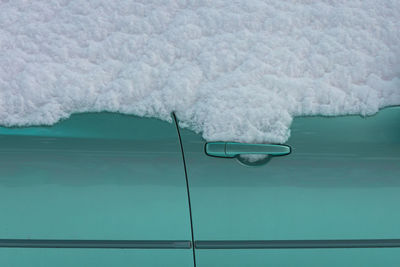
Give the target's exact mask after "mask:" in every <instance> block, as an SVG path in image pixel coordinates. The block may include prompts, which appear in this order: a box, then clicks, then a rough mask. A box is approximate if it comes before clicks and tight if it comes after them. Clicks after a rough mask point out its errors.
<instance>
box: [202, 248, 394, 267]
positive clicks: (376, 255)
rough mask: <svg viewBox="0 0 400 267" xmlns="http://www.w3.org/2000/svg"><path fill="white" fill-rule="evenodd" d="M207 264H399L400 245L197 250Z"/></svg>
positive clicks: (370, 266)
mask: <svg viewBox="0 0 400 267" xmlns="http://www.w3.org/2000/svg"><path fill="white" fill-rule="evenodd" d="M196 259H197V266H207V267H225V266H226V267H242V266H252V267H264V266H273V267H288V266H289V267H290V266H296V267H321V266H324V267H343V266H351V267H379V266H385V267H398V266H399V263H400V248H368V249H366V248H352V249H271V250H263V249H258V250H249V249H244V250H220V249H217V250H198V251H197V252H196Z"/></svg>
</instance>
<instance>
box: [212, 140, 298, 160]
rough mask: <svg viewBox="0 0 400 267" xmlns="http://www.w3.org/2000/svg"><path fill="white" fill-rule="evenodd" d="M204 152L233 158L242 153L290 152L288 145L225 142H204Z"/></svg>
mask: <svg viewBox="0 0 400 267" xmlns="http://www.w3.org/2000/svg"><path fill="white" fill-rule="evenodd" d="M205 150H206V154H207V155H208V156H213V157H222V158H234V157H236V156H239V155H244V154H258V155H269V156H284V155H288V154H290V152H291V148H290V146H287V145H274V144H243V143H229V142H228V143H227V142H210V143H206V147H205Z"/></svg>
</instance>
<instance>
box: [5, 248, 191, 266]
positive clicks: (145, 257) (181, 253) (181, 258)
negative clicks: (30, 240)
mask: <svg viewBox="0 0 400 267" xmlns="http://www.w3.org/2000/svg"><path fill="white" fill-rule="evenodd" d="M0 266H6V267H27V266H29V267H53V266H56V267H71V266H85V267H86V266H94V267H110V266H112V267H126V266H144V267H167V266H171V267H177V266H185V267H186V266H193V254H192V250H190V249H186V250H167V249H161V250H154V249H150V250H146V249H137V250H131V249H118V250H117V249H65V248H64V249H61V248H47V249H37V248H0Z"/></svg>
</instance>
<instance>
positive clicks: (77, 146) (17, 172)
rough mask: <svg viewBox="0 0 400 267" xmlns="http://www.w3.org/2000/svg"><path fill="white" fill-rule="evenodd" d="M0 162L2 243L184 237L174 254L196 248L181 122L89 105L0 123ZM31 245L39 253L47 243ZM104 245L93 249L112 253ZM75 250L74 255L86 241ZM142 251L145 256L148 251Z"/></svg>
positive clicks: (142, 239) (132, 254)
mask: <svg viewBox="0 0 400 267" xmlns="http://www.w3.org/2000/svg"><path fill="white" fill-rule="evenodd" d="M0 170H1V172H0V211H1V221H0V239H1V240H6V241H4V242H5V243H7V239H11V240H15V239H18V240H19V239H26V240H61V241H60V242H62V240H67V241H68V240H133V241H135V240H138V241H155V242H157V241H165V240H167V241H168V240H170V241H174V240H183V241H187V242H188V244H189V245H188V246H187V247H186V248H184V249H178V250H176V252H174V255H176V256H177V257H178V255H180V254H179V251H181V253H182V257H183V258H184V261H186V258H187V255H189V254H191V255H192V250H191V248H190V241H191V228H190V214H189V207H188V198H187V190H186V189H187V188H186V178H185V171H184V166H183V160H182V152H181V147H180V144H179V137H178V133H177V130H176V126H175V124H171V123H168V122H163V121H160V120H156V119H148V118H139V117H135V116H128V115H122V114H112V113H96V114H90V113H89V114H77V115H73V116H72V117H71V118H69V119H67V120H64V121H61V122H59V123H57V124H55V125H53V126H40V127H23V128H18V127H15V128H5V127H2V128H0ZM2 242H3V241H2ZM4 242H3V243H4ZM3 245H4V244H3ZM3 245H2V246H3ZM4 246H7V244H5V245H4ZM20 249H21V250H23V248H20ZM35 249H36V250H37V251H38V253H39V254H40V255H43V253H45V254H46V253H47V251H50V250H48V249H44V248H35ZM106 250H107V249H104V250H99V251H98V252H96V253H94V254H93V255H100V254H101V253H100V252H101V251H103V252H104V253H105V254H107V255H110V257H111V258H113V257H114V258H115V257H116V256H115V255H111V252H108V251H106ZM2 251H6V250H5V249H2ZM10 251H14V250H10ZM24 251H31V250H30V249H29V250H24ZM39 251H41V252H39ZM62 251H64V250H62ZM72 251H76V252H77V254H76V255H77V257H78V255H80V254H79V253H81V254H82V255H84V253H83V251H86V250H80V249H77V248H76V249H72ZM79 251H81V252H79ZM114 251H117V250H115V249H114ZM138 251H140V250H138ZM143 251H144V250H143ZM158 251H159V250H153V256H160V257H161V258H159V259H154V262H158V261H162V257H164V256H163V255H165V254H166V252H165V251H164V252H162V253H161V254H159V252H158ZM51 252H53V251H52V250H51ZM0 253H1V252H0ZM3 253H4V252H3ZM18 253H19V252H18ZM18 253H16V254H15V253H14V254H15V255H17V254H18ZM21 253H22V252H21ZM26 253H27V254H26V255H28V254H29V253H30V252H26ZM59 253H60V254H62V253H64V252H59ZM65 253H67V254H68V253H70V252H69V251H68V252H65ZM121 253H125V254H124V255H126V257H127V258H132V257H134V255H137V253H138V252H130V253H131V254H130V253H128V252H116V255H117V254H121ZM146 253H147V256H146V257H147V258H149V255H150V254H149V253H150V252H146ZM14 254H13V255H14ZM51 255H53V254H51ZM54 255H55V254H54ZM68 255H69V254H68ZM27 257H28V256H27ZM29 257H31V256H29ZM29 257H28V258H29ZM32 257H33V256H32ZM168 257H169V256H168ZM100 258H101V257H100ZM111 258H110V259H111ZM37 259H39V258H37ZM169 259H170V260H171V259H172V258H171V257H170V258H169ZM165 260H167V259H165ZM176 260H177V261H179V260H180V259H178V258H176ZM192 263H193V262H192ZM47 266H49V265H47ZM114 266H115V265H114Z"/></svg>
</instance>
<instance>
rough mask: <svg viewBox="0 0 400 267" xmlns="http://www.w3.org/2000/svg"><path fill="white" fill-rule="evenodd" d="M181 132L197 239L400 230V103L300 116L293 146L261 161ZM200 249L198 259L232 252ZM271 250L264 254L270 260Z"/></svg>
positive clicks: (359, 235)
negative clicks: (354, 112)
mask: <svg viewBox="0 0 400 267" xmlns="http://www.w3.org/2000/svg"><path fill="white" fill-rule="evenodd" d="M181 135H182V139H183V144H184V150H185V157H186V165H187V171H188V178H189V185H190V193H191V201H192V215H193V222H194V223H193V226H194V236H195V240H227V241H229V240H231V241H234V240H332V239H395V238H400V227H399V225H400V213H399V212H398V210H399V208H398V203H400V107H392V108H387V109H384V110H382V111H380V112H379V113H378V114H377V115H375V116H372V117H360V116H343V117H303V118H296V119H295V120H294V122H293V125H292V134H291V138H290V139H289V141H288V142H287V144H288V145H289V146H291V148H292V153H291V154H290V155H287V156H283V157H276V158H272V160H271V161H269V162H268V163H267V164H266V165H264V166H259V167H248V166H243V165H241V164H239V163H238V161H237V160H236V159H224V158H215V157H209V156H207V155H205V153H204V144H205V142H204V140H202V139H201V137H200V136H199V135H196V134H194V133H192V132H190V131H187V130H181ZM238 251H239V250H236V252H232V253H228V254H227V255H230V254H234V253H238ZM350 251H351V250H350ZM362 251H365V253H366V252H367V250H362ZM381 251H393V253H394V252H396V253H399V252H398V250H396V249H391V250H385V249H382V250H381ZM197 253H198V257H197V259H198V261H199V263H201V262H202V261H204V262H211V261H212V259H207V257H214V256H213V255H219V256H215V257H216V258H215V260H219V261H220V260H221V261H220V264H223V263H224V262H225V260H228V259H227V258H225V257H223V256H220V255H221V254H219V253H218V252H210V253H208V252H206V250H198V251H197ZM260 253H261V252H260ZM271 253H272V252H265V254H260V255H265V258H264V260H265V262H268V255H269V254H271ZM306 253H308V255H310V256H311V255H312V253H311V252H306ZM326 253H328V252H326ZM346 253H348V252H346ZM250 254H251V253H250ZM250 254H249V255H250ZM384 254H385V255H386V256H393V255H392V254H391V253H390V252H387V253H386V252H385V253H383V254H382V255H384ZM242 255H244V257H246V256H245V255H247V252H246V253H244V254H242ZM282 255H286V256H290V252H287V253H286V252H285V253H284V252H282ZM305 255H306V254H305ZM327 255H334V253H333V254H329V253H328V254H327ZM378 255H380V254H379V253H378ZM337 256H340V254H337ZM386 256H385V257H386ZM203 257H206V259H203ZM227 257H228V256H227ZM274 257H278V256H274ZM301 257H303V256H301ZM304 257H306V256H304ZM332 257H334V256H332ZM382 257H383V256H382ZM328 258H329V257H328ZM397 259H398V258H397ZM243 260H244V261H245V259H243ZM248 260H250V259H248ZM393 260H394V258H393ZM228 262H231V259H229V260H228ZM250 262H251V261H250ZM199 266H207V265H201V264H200V265H199ZM220 266H221V265H220ZM273 266H274V265H273ZM325 266H327V265H325ZM332 266H336V265H332Z"/></svg>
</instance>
